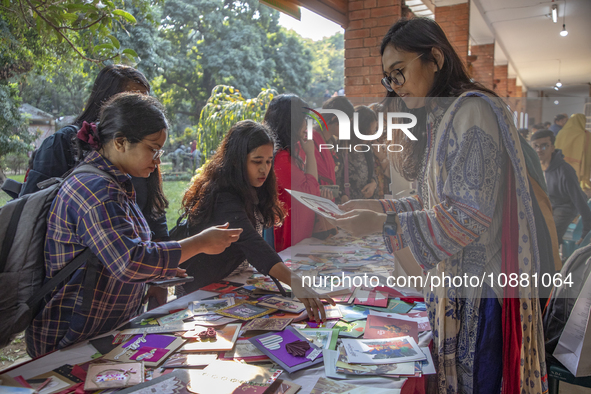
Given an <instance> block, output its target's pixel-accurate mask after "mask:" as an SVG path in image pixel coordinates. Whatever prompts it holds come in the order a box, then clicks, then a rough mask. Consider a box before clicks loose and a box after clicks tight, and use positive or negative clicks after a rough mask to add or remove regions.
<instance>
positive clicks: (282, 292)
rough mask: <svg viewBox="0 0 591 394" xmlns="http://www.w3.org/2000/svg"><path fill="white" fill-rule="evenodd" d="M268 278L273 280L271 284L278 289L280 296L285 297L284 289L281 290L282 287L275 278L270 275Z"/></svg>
mask: <svg viewBox="0 0 591 394" xmlns="http://www.w3.org/2000/svg"><path fill="white" fill-rule="evenodd" d="M269 277H270V278H271V279H273V282H275V285H276V286H277V288H278V289H279V292H280V293H281V295H282V296H283V297H287V292H286V291H285V289H284V288H283V286H281V283H279V281H278V280H277V278H275V277H274V276H271V275H269Z"/></svg>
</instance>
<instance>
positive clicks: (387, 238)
mask: <svg viewBox="0 0 591 394" xmlns="http://www.w3.org/2000/svg"><path fill="white" fill-rule="evenodd" d="M382 234H383V236H384V244H385V245H386V249H387V250H388V253H390V254H393V253H394V252H396V251H398V250H400V249H404V248H405V247H406V241H405V240H404V237H403V236H402V234H401V233H400V232H397V233H396V234H395V233H394V232H393V231H392V230H391V229H390V228H388V227H387V226H384V230H383V231H382Z"/></svg>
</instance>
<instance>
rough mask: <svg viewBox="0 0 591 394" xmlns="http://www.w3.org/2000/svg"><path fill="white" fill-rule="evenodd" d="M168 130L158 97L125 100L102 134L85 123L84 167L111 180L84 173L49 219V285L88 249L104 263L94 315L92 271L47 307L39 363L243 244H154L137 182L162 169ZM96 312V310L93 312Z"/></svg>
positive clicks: (205, 235)
mask: <svg viewBox="0 0 591 394" xmlns="http://www.w3.org/2000/svg"><path fill="white" fill-rule="evenodd" d="M167 128H168V123H167V121H166V117H165V115H164V109H163V107H162V105H161V104H160V103H159V102H158V100H156V99H155V98H153V97H150V96H147V95H143V94H138V93H121V94H118V95H116V96H114V97H113V98H112V99H111V100H109V101H108V102H107V103H106V104H105V105H104V106H103V109H102V110H101V116H100V123H99V125H98V127H94V125H92V126H91V125H89V124H88V123H85V124H84V125H83V127H82V128H81V129H80V131H79V132H78V137H79V138H80V139H82V140H83V141H85V142H87V143H88V144H90V145H91V146H92V147H93V148H94V149H95V151H93V152H91V153H90V154H88V156H87V157H86V158H85V160H84V162H83V163H86V164H90V165H92V166H95V167H97V168H98V169H100V170H102V171H104V172H106V173H108V174H109V175H110V176H109V177H106V176H98V175H95V174H90V173H80V174H76V175H74V176H72V177H70V178H69V179H68V180H67V181H65V182H64V184H63V185H62V187H61V189H60V191H59V193H58V195H57V196H56V198H55V200H54V202H53V204H52V207H51V211H50V213H49V217H48V221H47V223H48V228H47V237H46V240H45V262H46V265H45V269H46V277H47V279H50V278H52V277H53V276H54V275H55V274H56V273H57V272H59V270H60V269H62V268H63V267H64V266H65V265H67V264H68V263H69V262H70V261H72V260H73V259H74V258H75V257H76V256H77V255H79V254H80V253H81V252H82V251H83V250H85V249H86V248H87V247H88V248H90V250H91V251H92V252H93V254H94V255H95V256H97V257H98V260H99V261H100V264H99V267H98V270H97V283H96V286H95V288H94V290H93V292H92V299H91V300H90V302H89V301H88V300H85V304H86V303H87V302H89V305H90V308H82V294H83V293H84V292H83V280H84V276H85V271H86V265H83V266H82V268H80V269H79V270H77V271H76V272H75V273H74V274H73V275H72V277H71V278H70V279H68V280H67V282H66V283H65V284H64V286H62V287H58V288H56V289H55V290H54V291H53V292H52V293H51V294H50V295H48V296H47V297H46V299H45V302H46V305H45V307H44V308H43V309H42V310H41V312H40V313H39V314H38V315H37V316H36V317H35V319H34V320H33V322H32V323H31V325H30V326H29V328H28V329H27V332H26V341H27V352H28V353H29V355H30V356H32V357H37V356H40V355H42V354H45V353H47V352H50V351H52V350H56V349H61V348H64V347H66V346H69V345H71V344H74V343H77V342H80V341H83V340H85V339H88V338H91V337H94V336H96V335H99V334H102V333H105V332H108V331H111V330H113V329H114V328H116V327H117V326H118V325H120V324H121V323H123V322H125V321H127V320H128V319H130V318H132V317H133V316H134V315H135V314H136V312H137V311H138V307H139V306H140V303H141V301H142V297H143V295H144V287H145V283H146V282H150V281H153V280H156V279H162V278H173V277H175V276H186V273H185V270H183V269H180V268H178V266H179V264H180V263H181V262H183V261H185V260H187V259H189V258H190V257H193V256H194V255H196V254H199V253H206V254H218V253H221V252H223V251H224V250H225V249H226V248H227V247H228V246H229V245H230V244H231V243H232V242H234V241H236V240H237V239H238V238H239V235H240V233H241V232H242V230H241V229H228V228H227V227H228V225H227V224H226V225H224V226H217V227H211V228H208V229H205V230H204V231H202V232H200V233H199V234H196V235H194V236H192V237H189V238H186V239H183V240H181V241H179V242H176V241H171V242H152V241H151V233H150V229H149V227H148V225H147V224H146V220H145V218H144V215H143V214H142V212H141V210H140V209H139V208H138V206H137V204H136V195H135V191H134V188H133V186H132V184H131V181H130V176H135V177H143V178H147V177H148V176H149V175H150V173H152V172H153V171H154V170H155V169H156V167H157V166H158V165H159V164H160V157H161V156H162V154H163V150H162V146H163V145H164V143H165V141H166V137H167ZM86 309H89V310H86Z"/></svg>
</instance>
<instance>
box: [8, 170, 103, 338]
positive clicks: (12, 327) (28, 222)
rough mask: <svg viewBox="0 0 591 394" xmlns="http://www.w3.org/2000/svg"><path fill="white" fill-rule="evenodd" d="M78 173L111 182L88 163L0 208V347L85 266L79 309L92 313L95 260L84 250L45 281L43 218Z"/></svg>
mask: <svg viewBox="0 0 591 394" xmlns="http://www.w3.org/2000/svg"><path fill="white" fill-rule="evenodd" d="M79 173H94V174H96V175H99V176H104V177H109V178H113V177H112V176H111V175H109V174H107V173H106V172H104V171H101V170H99V169H98V168H96V167H93V166H91V165H89V164H84V165H81V166H80V167H78V168H76V169H75V170H74V171H72V172H71V173H70V174H69V175H68V176H67V177H65V179H62V178H51V179H48V180H46V181H43V182H41V183H40V184H39V187H40V188H41V190H39V191H37V192H35V193H32V194H27V195H24V196H22V197H20V198H17V199H16V200H12V201H9V202H8V203H6V204H5V205H4V206H2V207H0V300H2V302H0V316H2V318H1V319H0V348H2V347H4V346H6V345H8V344H9V343H10V342H11V341H12V339H14V337H15V336H16V335H17V334H19V333H20V332H22V331H24V330H25V329H26V328H27V327H28V326H29V324H30V323H31V321H32V320H33V318H34V317H35V316H36V315H37V313H38V312H39V311H40V309H41V307H42V302H41V301H42V300H43V298H44V297H45V296H46V295H47V294H49V293H51V292H52V291H53V290H54V289H55V288H57V287H58V286H59V285H60V284H62V283H63V282H65V281H66V279H68V278H69V277H70V276H71V275H72V274H73V273H74V272H75V271H76V270H77V269H78V268H79V267H80V266H82V264H84V263H85V262H87V261H88V264H87V268H88V269H87V272H86V276H85V279H84V294H83V309H86V310H88V309H89V308H90V301H91V300H92V297H91V296H87V291H88V292H89V295H92V291H93V288H94V284H95V282H96V279H95V278H96V272H97V271H96V268H97V265H98V264H100V262H99V261H98V259H97V258H96V256H95V255H94V254H93V253H92V252H91V251H90V249H89V248H86V249H85V250H84V251H83V252H82V253H81V254H79V255H78V256H77V257H76V258H74V259H73V260H72V261H71V262H70V263H68V265H66V266H65V267H64V268H63V269H62V270H61V271H60V272H59V273H58V274H57V275H56V276H55V277H53V278H51V279H50V280H49V281H48V282H47V283H43V281H44V279H45V256H44V247H45V237H46V234H47V216H48V214H49V210H50V209H51V205H52V203H53V200H54V199H55V196H56V195H57V193H58V191H59V189H60V187H61V185H62V184H63V182H64V181H65V180H66V179H68V178H69V177H70V176H72V175H74V174H79Z"/></svg>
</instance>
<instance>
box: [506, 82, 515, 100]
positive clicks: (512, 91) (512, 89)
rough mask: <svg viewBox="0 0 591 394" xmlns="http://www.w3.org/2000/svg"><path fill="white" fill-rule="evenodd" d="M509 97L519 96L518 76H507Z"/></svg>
mask: <svg viewBox="0 0 591 394" xmlns="http://www.w3.org/2000/svg"><path fill="white" fill-rule="evenodd" d="M507 97H517V78H507Z"/></svg>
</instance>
